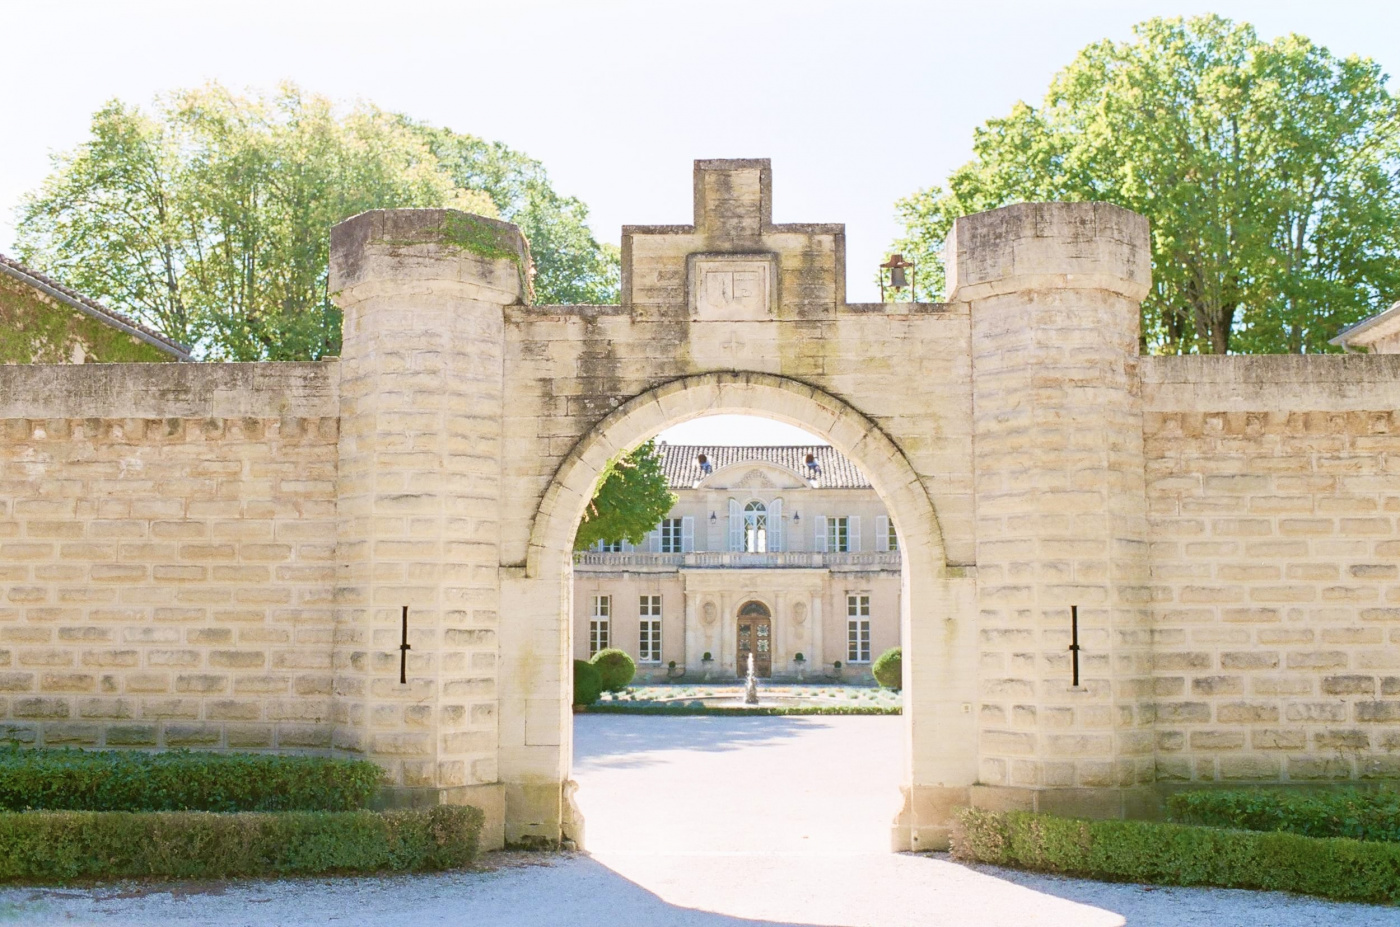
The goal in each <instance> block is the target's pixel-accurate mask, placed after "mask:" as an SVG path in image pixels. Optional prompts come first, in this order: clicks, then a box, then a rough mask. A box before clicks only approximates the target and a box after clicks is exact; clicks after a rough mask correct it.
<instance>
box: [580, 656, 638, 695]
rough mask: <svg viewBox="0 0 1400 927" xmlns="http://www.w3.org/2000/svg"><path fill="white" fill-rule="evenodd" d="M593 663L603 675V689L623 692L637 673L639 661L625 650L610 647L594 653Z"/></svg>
mask: <svg viewBox="0 0 1400 927" xmlns="http://www.w3.org/2000/svg"><path fill="white" fill-rule="evenodd" d="M590 662H592V664H593V665H594V666H595V667H597V668H598V672H599V673H601V674H602V677H603V689H604V690H605V691H607V692H621V691H622V690H623V689H625V688H627V686H628V684H629V683H631V682H632V678H633V677H634V676H636V675H637V663H636V661H635V660H633V659H632V656H631V655H630V654H629V653H628V652H627V651H625V650H618V649H617V648H616V647H609V648H608V649H606V650H600V651H598V652H597V653H595V654H594V655H593V659H592V661H590Z"/></svg>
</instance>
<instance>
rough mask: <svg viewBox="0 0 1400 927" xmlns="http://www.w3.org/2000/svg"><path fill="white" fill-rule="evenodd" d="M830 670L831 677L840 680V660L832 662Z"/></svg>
mask: <svg viewBox="0 0 1400 927" xmlns="http://www.w3.org/2000/svg"><path fill="white" fill-rule="evenodd" d="M831 669H832V673H833V677H834V678H836V679H840V678H841V661H840V660H836V661H833V662H832V664H831Z"/></svg>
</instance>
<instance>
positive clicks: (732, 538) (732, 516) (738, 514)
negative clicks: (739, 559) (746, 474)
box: [729, 499, 744, 551]
mask: <svg viewBox="0 0 1400 927" xmlns="http://www.w3.org/2000/svg"><path fill="white" fill-rule="evenodd" d="M729 549H730V550H731V551H741V550H743V549H744V513H743V512H742V511H740V510H739V500H738V499H730V500H729Z"/></svg>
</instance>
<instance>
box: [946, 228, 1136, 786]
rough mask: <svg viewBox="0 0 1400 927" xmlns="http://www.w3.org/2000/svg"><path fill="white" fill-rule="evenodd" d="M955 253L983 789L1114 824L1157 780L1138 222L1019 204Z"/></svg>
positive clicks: (966, 237) (954, 241) (963, 236)
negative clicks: (973, 517) (967, 363)
mask: <svg viewBox="0 0 1400 927" xmlns="http://www.w3.org/2000/svg"><path fill="white" fill-rule="evenodd" d="M948 251H949V256H950V260H949V264H950V266H951V268H952V273H951V275H950V284H949V286H950V293H951V295H952V298H953V299H955V300H958V301H965V302H968V303H970V316H971V326H972V342H971V359H972V377H973V389H972V397H973V427H974V435H973V443H974V452H975V461H974V486H975V496H976V505H977V525H976V538H977V580H978V600H979V603H978V611H977V626H978V633H979V636H980V646H979V650H980V673H981V677H982V678H981V696H982V699H981V704H980V715H981V744H980V765H979V770H978V772H979V775H978V779H979V783H981V784H982V785H984V786H990V787H1013V788H1016V789H1021V790H1025V789H1046V788H1049V789H1057V790H1069V791H1068V792H1063V791H1062V792H1058V793H1052V794H1050V795H1048V796H1046V797H1045V798H1044V800H1045V801H1049V800H1050V798H1055V797H1056V796H1057V795H1058V796H1062V797H1063V796H1068V798H1066V799H1065V800H1071V799H1073V800H1078V798H1084V799H1085V801H1087V802H1089V804H1085V805H1064V806H1061V807H1064V808H1066V809H1068V810H1074V811H1089V812H1092V813H1120V814H1121V813H1122V812H1123V810H1124V805H1123V802H1124V801H1125V800H1127V798H1128V797H1129V796H1127V795H1124V794H1120V793H1118V792H1116V791H1115V790H1122V789H1128V790H1131V789H1135V788H1136V789H1141V787H1143V786H1145V785H1148V784H1150V783H1151V781H1152V778H1153V771H1152V739H1151V730H1150V725H1151V720H1152V716H1151V703H1150V699H1151V694H1150V691H1149V689H1150V681H1149V679H1148V674H1149V672H1150V667H1149V663H1148V653H1147V649H1148V637H1147V628H1146V619H1147V609H1146V600H1145V595H1144V586H1145V580H1146V543H1145V535H1146V519H1145V514H1146V513H1145V511H1144V501H1143V482H1142V440H1141V427H1142V426H1141V422H1142V411H1141V400H1140V396H1139V390H1138V378H1137V342H1138V313H1137V304H1138V303H1139V302H1140V301H1141V299H1142V298H1143V296H1144V295H1145V294H1146V292H1147V287H1148V281H1149V269H1148V235H1147V223H1146V221H1145V220H1143V219H1142V217H1140V216H1137V215H1135V214H1133V213H1131V212H1128V211H1126V210H1123V209H1119V208H1117V207H1113V206H1108V205H1104V204H1092V205H1088V206H1085V207H1083V208H1081V209H1078V210H1073V211H1071V210H1068V209H1065V208H1064V207H1062V206H1056V205H1046V204H1040V205H1023V206H1012V207H1007V208H1005V209H999V210H996V211H994V212H991V213H986V214H983V215H979V216H974V217H971V218H968V219H960V220H959V221H958V223H957V224H956V225H955V227H954V230H953V232H952V234H951V235H950V237H949V243H948ZM1071 606H1077V607H1078V617H1079V643H1080V646H1081V647H1083V650H1082V651H1081V657H1082V659H1081V661H1080V662H1081V666H1080V679H1079V684H1078V685H1077V686H1076V685H1075V684H1074V676H1073V669H1072V665H1071V664H1072V654H1071V652H1070V651H1069V646H1070V644H1071V640H1072V629H1071ZM1076 789H1081V790H1082V789H1095V790H1098V792H1096V793H1095V794H1094V795H1092V796H1087V797H1086V796H1084V795H1083V794H1082V793H1076V792H1075V791H1074V790H1076ZM1017 800H1018V801H1025V800H1026V796H1025V794H1024V793H1022V794H1021V798H1019V799H1017ZM1057 800H1058V799H1057ZM1037 807H1040V808H1041V810H1052V809H1051V808H1050V807H1049V806H1048V805H1046V804H1043V803H1042V804H1041V805H1039V806H1037Z"/></svg>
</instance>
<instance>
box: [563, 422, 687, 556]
mask: <svg viewBox="0 0 1400 927" xmlns="http://www.w3.org/2000/svg"><path fill="white" fill-rule="evenodd" d="M675 504H676V495H675V493H673V492H671V489H670V486H669V485H668V484H667V482H666V474H665V473H664V472H663V471H662V469H661V456H660V455H659V454H657V452H656V442H655V441H648V442H647V443H646V444H643V445H642V446H641V447H639V448H637V449H636V450H634V451H632V452H630V453H626V454H619V455H618V456H617V457H615V458H613V459H612V460H611V461H609V462H608V465H607V466H606V467H604V468H603V472H602V474H601V475H600V476H599V477H598V488H597V489H596V490H594V493H593V499H592V501H590V502H589V503H588V508H587V509H585V510H584V513H583V520H582V521H580V522H579V526H578V534H577V535H576V536H575V537H574V549H575V550H586V549H587V548H589V547H591V546H593V544H594V543H596V542H598V541H623V540H626V541H630V542H631V543H633V544H640V543H641V542H642V539H643V538H645V537H646V535H647V532H649V531H651V530H652V529H653V528H655V527H656V526H657V525H658V524H660V523H661V519H663V518H665V517H666V514H667V513H668V512H670V511H671V506H673V505H675Z"/></svg>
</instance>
